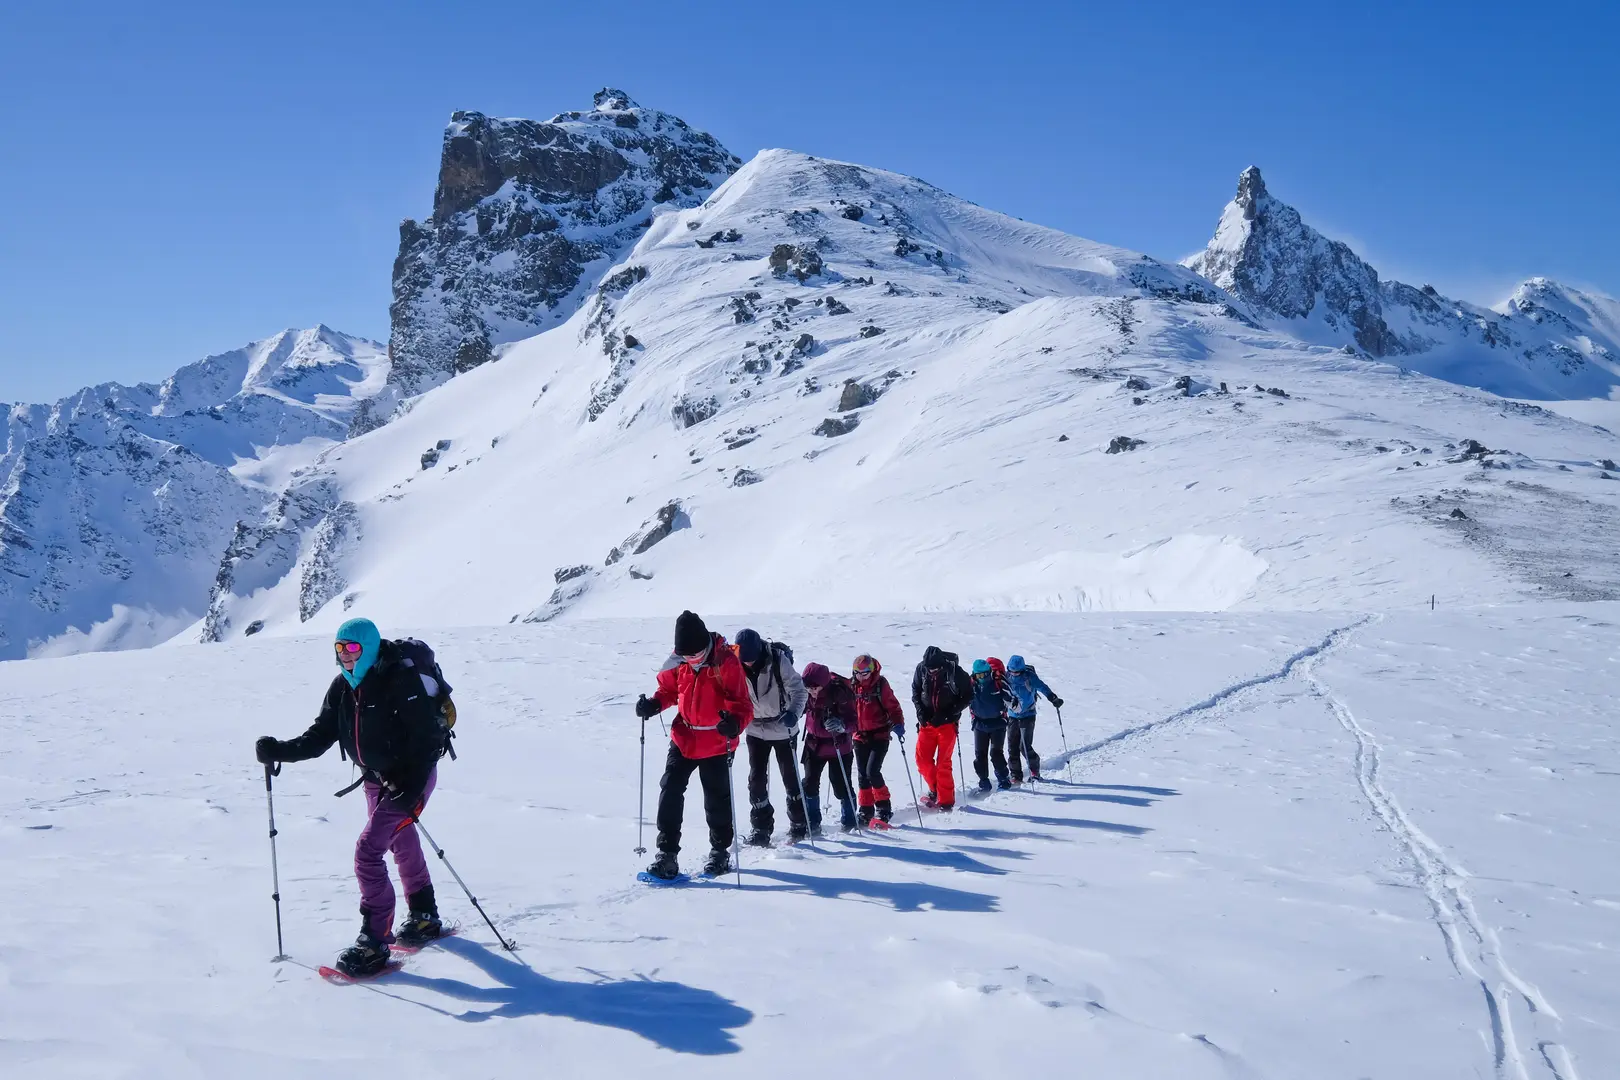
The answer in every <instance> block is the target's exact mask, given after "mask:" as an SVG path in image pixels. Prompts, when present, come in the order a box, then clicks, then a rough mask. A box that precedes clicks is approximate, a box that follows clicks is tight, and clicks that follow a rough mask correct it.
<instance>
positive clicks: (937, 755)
mask: <svg viewBox="0 0 1620 1080" xmlns="http://www.w3.org/2000/svg"><path fill="white" fill-rule="evenodd" d="M972 696H973V692H972V689H971V687H970V684H969V682H968V676H967V672H965V671H963V670H962V665H961V664H960V663H958V661H957V658H956V654H955V653H948V652H945V651H943V650H942V649H940V648H939V647H938V646H937V645H930V646H928V651H927V652H925V653H923V658H922V663H920V664H918V665H917V670H916V672H915V673H914V674H913V675H912V677H911V704H912V705H913V706H914V707H915V708H916V710H917V772H918V773H919V774H921V776H922V779H923V783H924V784H926V785H928V794H926V795H924V796H923V798H922V803H923V805H924V806H928V807H934V808H937V809H940V810H949V809H951V808H952V807H954V806H955V805H956V783H955V780H954V779H953V777H952V775H951V751H952V750H954V749H955V748H956V735H957V725H958V723H959V722H960V721H961V719H962V710H963V709H965V708H967V704H968V702H969V700H971V699H972Z"/></svg>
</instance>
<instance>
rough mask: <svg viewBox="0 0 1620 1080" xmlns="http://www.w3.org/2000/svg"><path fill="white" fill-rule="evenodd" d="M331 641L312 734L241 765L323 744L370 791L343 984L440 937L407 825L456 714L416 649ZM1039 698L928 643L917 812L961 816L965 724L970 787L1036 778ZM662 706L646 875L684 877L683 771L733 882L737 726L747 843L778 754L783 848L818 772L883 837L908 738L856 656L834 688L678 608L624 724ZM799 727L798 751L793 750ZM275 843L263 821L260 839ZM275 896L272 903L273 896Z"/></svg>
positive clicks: (919, 670)
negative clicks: (965, 723)
mask: <svg viewBox="0 0 1620 1080" xmlns="http://www.w3.org/2000/svg"><path fill="white" fill-rule="evenodd" d="M333 644H334V652H335V658H336V661H337V664H338V667H339V669H340V670H339V672H338V674H337V676H336V677H335V678H334V679H333V680H332V684H331V686H330V687H328V689H327V691H326V696H325V699H324V700H323V702H322V704H321V710H320V714H319V715H318V716H317V717H316V719H315V722H314V723H313V724H311V725H310V726H309V728H308V730H306V731H305V732H304V733H303V734H302V735H299V736H298V737H297V738H294V739H289V740H279V739H276V738H274V737H273V736H269V735H265V736H262V737H261V738H259V739H258V741H257V742H256V743H255V744H254V755H255V757H256V758H257V760H258V761H259V762H260V763H261V764H262V765H264V766H265V770H266V782H267V784H268V778H269V776H270V773H271V770H272V769H278V768H279V766H280V763H282V762H290V761H303V760H306V759H309V758H316V757H319V756H321V755H322V754H324V753H326V751H327V750H329V749H331V747H332V745H333V744H334V743H335V744H337V746H338V749H339V752H340V753H341V754H342V755H343V756H344V757H346V758H349V759H351V760H352V761H353V762H354V763H355V765H356V766H357V767H358V768H359V770H360V779H359V780H357V781H355V783H354V784H352V785H350V786H349V787H348V788H345V789H344V790H343V791H341V792H339V793H338V794H340V795H342V794H347V793H348V792H349V791H352V790H354V789H355V788H356V787H363V788H364V789H365V796H366V806H367V817H366V824H365V827H364V828H362V829H361V832H360V836H359V838H358V839H357V841H356V843H355V850H354V872H355V877H356V878H357V879H358V881H359V885H360V916H361V930H360V935H359V937H358V938H357V939H356V941H355V944H354V945H352V946H350V947H349V948H348V949H345V950H344V951H343V953H342V954H341V955H340V956H339V957H338V960H337V964H336V970H337V971H338V972H340V973H341V974H343V975H344V976H348V977H352V978H360V977H365V976H368V975H374V974H377V973H379V972H381V971H384V970H385V969H386V968H387V966H388V963H389V958H390V945H392V944H396V943H397V944H399V945H403V946H408V947H413V948H415V947H420V946H421V945H423V944H425V943H427V942H429V941H432V940H434V939H436V938H438V937H439V936H440V934H441V933H442V932H443V923H442V922H441V920H440V917H439V911H438V905H437V902H436V899H435V897H434V892H433V881H432V879H431V877H430V876H429V873H428V866H427V860H426V859H425V858H424V857H423V854H422V847H421V843H420V841H419V839H418V837H417V831H416V829H414V828H412V827H411V826H412V825H418V826H419V825H420V821H419V819H420V816H421V814H422V812H423V810H424V808H425V807H426V805H427V802H428V799H429V798H431V796H432V794H433V789H434V786H435V785H436V783H437V779H438V762H439V759H440V757H441V756H443V755H444V754H445V753H449V754H450V755H451V756H452V757H453V756H454V750H453V749H452V748H451V739H452V738H453V736H454V730H453V728H454V725H455V707H454V705H453V703H452V702H451V700H450V686H449V684H448V683H447V682H446V681H445V678H444V674H443V672H442V671H441V670H440V668H439V665H438V663H437V661H436V660H435V658H434V655H433V650H432V649H431V648H429V647H428V646H427V645H425V644H424V643H422V642H420V641H417V640H415V639H412V638H404V639H400V640H395V641H390V640H385V639H384V638H383V637H382V635H381V633H380V632H379V631H378V629H377V627H376V625H375V624H374V623H372V621H371V620H369V619H350V620H348V621H347V622H345V623H344V624H343V625H342V626H340V627H339V628H338V631H337V635H336V640H335V641H334V643H333ZM1038 694H1044V695H1046V698H1047V700H1049V701H1050V702H1051V703H1052V704H1053V706H1054V707H1057V708H1059V709H1061V708H1062V706H1063V699H1062V698H1060V697H1058V696H1057V695H1056V694H1054V693H1053V692H1052V690H1051V689H1050V688H1049V687H1048V686H1047V685H1046V684H1045V683H1044V682H1042V681H1041V679H1040V676H1039V675H1037V674H1036V673H1035V669H1034V668H1032V667H1030V666H1029V665H1027V664H1025V663H1024V660H1023V658H1022V657H1019V656H1013V657H1011V658H1009V660H1008V661H1007V663H1006V665H1005V666H1003V665H1002V663H1001V661H999V660H997V659H994V658H990V659H984V660H975V661H974V662H973V670H972V674H971V675H969V674H968V673H967V672H965V671H964V670H963V669H962V666H961V664H960V662H959V661H958V659H957V656H956V654H954V653H949V652H945V651H944V650H942V649H940V648H938V647H937V646H930V647H929V648H928V650H927V651H926V652H925V653H924V655H923V659H922V662H921V663H919V664H918V665H917V667H916V670H915V672H914V673H913V675H912V680H911V702H912V706H913V708H914V709H915V711H916V718H917V750H916V761H917V771H918V773H919V775H920V776H921V778H922V781H923V784H924V785H925V787H926V789H927V793H926V794H925V795H924V796H922V797H921V799H920V800H919V801H920V803H921V805H922V806H923V807H927V808H930V809H932V810H936V811H949V810H951V809H952V808H953V807H954V806H955V804H956V785H955V777H954V775H953V771H952V768H951V753H952V751H953V750H954V749H955V748H956V742H957V729H958V727H959V725H960V722H961V718H962V714H963V713H964V712H968V713H969V714H970V715H971V717H972V726H973V732H974V756H973V764H974V769H975V771H976V772H977V774H978V778H979V790H980V791H990V790H992V787H991V782H990V768H991V766H992V765H993V766H994V769H995V776H996V782H997V784H998V785H999V786H1000V787H1001V788H1003V789H1006V788H1008V787H1011V786H1012V785H1014V784H1018V783H1021V782H1022V781H1023V768H1024V765H1025V764H1026V763H1027V765H1028V768H1029V775H1030V777H1031V778H1032V779H1037V780H1038V779H1039V778H1040V775H1041V773H1040V766H1041V761H1040V756H1039V755H1038V754H1037V753H1036V752H1035V746H1034V730H1035V706H1036V700H1037V695H1038ZM671 707H674V708H675V710H676V715H675V719H674V722H673V723H671V724H670V728H669V732H670V734H669V739H670V744H669V753H668V756H667V757H666V759H665V762H664V774H663V777H662V779H661V780H660V781H659V797H658V809H657V829H658V835H657V849H658V854H657V857H656V858H655V859H654V860H653V863H652V865H651V866H650V867H648V869H647V873H648V874H649V875H651V876H652V877H653V878H655V879H658V880H664V881H669V880H673V879H675V878H677V877H679V875H680V867H679V863H678V856H679V852H680V848H681V821H682V818H683V816H684V812H685V802H686V789H687V786H688V784H689V783H690V781H691V778H692V774H693V773H694V772H696V773H697V774H698V777H699V781H700V783H701V785H702V787H703V805H704V815H705V818H706V819H707V823H708V828H709V847H710V852H709V858H708V861H707V862H706V863H705V865H704V868H703V871H704V873H705V874H708V875H711V876H714V875H721V874H726V873H729V872H730V870H731V851H730V849H731V846H732V843H733V841H734V840H735V838H736V837H735V817H734V814H733V807H732V799H731V763H732V758H733V756H734V755H735V753H736V751H737V749H738V748H739V745H740V744H741V743H742V740H743V737H744V734H745V732H746V736H747V746H748V802H749V825H750V830H751V831H750V833H749V835H748V838H747V843H749V844H751V845H755V846H761V847H768V846H770V844H771V842H772V835H773V833H774V832H775V825H776V821H775V811H774V809H773V807H772V805H771V800H770V784H769V770H770V763H771V759H772V758H773V757H774V758H775V760H776V766H777V769H778V771H779V772H780V774H781V778H782V783H783V787H784V793H785V796H786V803H787V818H788V839H789V841H790V842H798V841H800V840H803V839H805V838H806V837H812V836H820V835H821V827H822V808H821V799H820V797H819V792H820V790H821V783H822V778H823V774H825V775H826V778H827V779H828V781H829V783H830V785H831V787H832V791H833V796H834V797H835V798H836V799H837V800H838V804H839V824H840V825H841V827H842V828H843V829H844V830H845V831H846V832H847V831H851V830H854V829H856V828H858V827H860V826H863V825H876V826H877V827H880V828H881V827H885V826H887V825H888V823H889V821H890V819H891V818H892V817H893V814H894V806H893V800H892V798H891V796H890V794H889V787H888V784H887V782H886V781H885V779H884V776H883V764H884V759H885V757H886V756H887V754H888V751H889V745H890V742H891V740H892V739H894V738H896V737H898V738H899V739H900V740H901V742H902V744H903V743H904V740H905V732H906V718H905V714H904V712H903V711H902V710H901V707H900V702H899V700H898V699H897V698H896V696H895V693H894V689H893V687H891V686H890V684H889V680H888V678H887V677H886V676H885V675H884V674H883V666H882V665H881V664H880V663H879V662H878V661H877V659H876V658H874V657H872V656H870V655H867V654H864V653H863V654H862V655H860V656H858V657H856V658H855V662H854V665H853V667H852V670H851V673H850V677H849V678H847V679H846V678H845V677H844V676H842V675H839V674H836V673H834V672H833V671H831V670H829V669H828V668H827V667H826V666H825V665H823V664H819V663H810V664H806V665H805V667H804V670H803V671H802V672H801V671H799V670H797V669H796V668H795V667H794V663H793V651H792V649H791V648H789V647H788V646H787V645H785V644H783V643H781V642H776V641H768V640H766V639H765V638H763V637H761V636H760V635H759V634H758V633H757V632H756V631H754V630H751V629H745V630H742V631H740V632H739V633H738V634H737V640H736V643H735V644H734V645H733V644H731V643H728V642H727V641H726V639H725V637H724V636H723V635H720V634H716V633H712V632H711V631H710V630H709V629H708V627H707V626H705V625H704V623H703V620H702V619H701V618H700V617H699V616H697V615H696V614H694V613H693V612H691V611H683V612H682V613H681V615H680V617H679V618H677V619H676V620H675V643H674V651H673V653H672V655H671V656H670V657H669V659H668V661H667V662H666V663H665V664H664V666H663V669H662V670H661V671H659V673H658V680H657V688H656V689H655V690H654V691H653V693H652V694H651V695H650V696H648V695H642V696H641V697H640V698H639V699H638V700H637V702H636V714H637V715H638V716H640V717H641V718H642V721H643V725H645V721H646V719H647V718H649V717H652V716H655V715H657V714H659V713H661V712H663V711H664V710H665V709H668V708H671ZM801 719H802V720H803V721H804V750H803V753H802V755H800V754H796V748H797V741H798V726H799V722H800V720H801ZM643 738H645V726H644V727H643ZM1009 754H1010V755H1011V759H1010V763H1009V756H1008V755H1009ZM800 765H802V766H803V769H804V771H803V773H802V774H801V773H800V771H799V766H800ZM852 788H853V789H854V790H851V789H852ZM274 837H275V831H274V825H273V824H272V829H271V838H272V842H273V841H274ZM388 853H392V854H393V856H394V864H395V865H396V866H397V867H398V869H399V875H400V879H401V882H402V883H403V885H404V887H405V902H406V909H407V914H406V917H405V919H404V920H403V921H401V923H400V925H399V928H398V929H397V930H395V929H394V928H393V921H394V911H395V905H396V898H395V892H394V887H393V883H392V882H391V881H390V880H389V874H388V868H387V865H386V864H385V862H384V855H385V854H388ZM276 899H277V902H278V904H279V900H280V897H279V893H278V895H277V897H276ZM278 918H279V916H278ZM486 918H487V916H486ZM278 925H279V924H278Z"/></svg>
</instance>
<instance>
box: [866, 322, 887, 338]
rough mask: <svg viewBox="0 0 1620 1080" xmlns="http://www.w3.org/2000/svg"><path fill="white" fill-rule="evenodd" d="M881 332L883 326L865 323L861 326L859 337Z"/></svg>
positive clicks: (875, 334) (867, 336) (876, 334)
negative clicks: (865, 324)
mask: <svg viewBox="0 0 1620 1080" xmlns="http://www.w3.org/2000/svg"><path fill="white" fill-rule="evenodd" d="M881 333H883V327H881V326H871V325H867V326H863V327H861V337H863V338H869V337H877V336H878V335H879V334H881Z"/></svg>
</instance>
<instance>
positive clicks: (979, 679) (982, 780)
mask: <svg viewBox="0 0 1620 1080" xmlns="http://www.w3.org/2000/svg"><path fill="white" fill-rule="evenodd" d="M1012 699H1013V697H1012V691H1010V690H1008V689H1007V688H1006V687H1005V686H1003V685H1002V684H1001V680H1000V679H999V678H997V677H996V673H995V670H994V669H993V668H991V666H990V663H989V661H987V660H975V661H973V700H972V701H971V702H969V704H968V710H969V711H970V712H971V713H972V714H973V771H974V772H976V773H978V774H979V790H980V791H989V790H990V762H991V761H994V762H995V766H996V785H997V786H998V787H999V788H1000V789H1001V790H1002V791H1006V790H1007V789H1008V788H1010V787H1012V782H1011V781H1010V780H1008V779H1007V753H1006V750H1005V749H1004V745H1005V743H1006V739H1007V706H1008V705H1011V704H1012Z"/></svg>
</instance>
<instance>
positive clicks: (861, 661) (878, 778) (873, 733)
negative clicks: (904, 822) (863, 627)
mask: <svg viewBox="0 0 1620 1080" xmlns="http://www.w3.org/2000/svg"><path fill="white" fill-rule="evenodd" d="M851 685H852V686H853V687H854V689H855V771H856V774H857V782H858V784H859V787H860V794H859V802H860V818H861V824H862V825H870V824H871V823H872V816H873V814H874V813H875V814H876V815H877V819H878V821H880V822H882V823H883V824H885V825H887V824H888V823H889V819H890V818H892V817H894V806H893V804H892V803H891V802H890V801H889V787H888V785H887V784H885V783H884V782H883V757H884V755H885V754H887V753H888V752H889V740H890V738H891V737H892V736H893V735H894V734H899V735H901V736H902V737H903V736H904V734H905V730H906V714H905V713H903V712H901V711H900V702H899V701H897V700H895V696H894V689H893V687H891V686H890V685H889V680H888V679H886V678H884V676H883V665H882V664H880V663H878V662H877V659H876V658H875V657H872V656H868V655H867V654H865V653H862V654H861V655H860V656H857V657H856V658H855V666H854V669H853V671H852V673H851Z"/></svg>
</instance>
